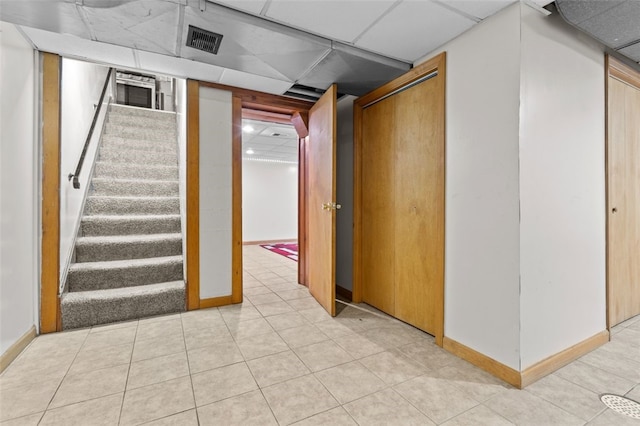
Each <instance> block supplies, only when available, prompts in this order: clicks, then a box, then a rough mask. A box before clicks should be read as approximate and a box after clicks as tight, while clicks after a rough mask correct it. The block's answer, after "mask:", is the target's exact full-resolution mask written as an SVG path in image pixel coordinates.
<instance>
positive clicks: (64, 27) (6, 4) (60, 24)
mask: <svg viewBox="0 0 640 426" xmlns="http://www.w3.org/2000/svg"><path fill="white" fill-rule="evenodd" d="M0 19H2V20H3V21H6V22H11V23H13V24H16V25H25V26H28V27H32V28H39V29H42V30H47V31H51V32H54V33H66V34H72V35H75V36H78V37H84V38H90V33H89V30H88V28H87V27H86V25H85V24H84V22H83V21H82V17H81V16H80V13H79V12H78V8H77V7H76V4H75V2H52V1H48V2H43V1H25V0H18V1H6V0H3V1H2V2H1V4H0Z"/></svg>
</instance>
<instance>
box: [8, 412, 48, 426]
mask: <svg viewBox="0 0 640 426" xmlns="http://www.w3.org/2000/svg"><path fill="white" fill-rule="evenodd" d="M43 414H44V412H42V413H36V414H30V415H28V416H24V417H18V418H17V419H11V420H7V421H4V422H0V426H38V423H39V422H40V419H42V415H43Z"/></svg>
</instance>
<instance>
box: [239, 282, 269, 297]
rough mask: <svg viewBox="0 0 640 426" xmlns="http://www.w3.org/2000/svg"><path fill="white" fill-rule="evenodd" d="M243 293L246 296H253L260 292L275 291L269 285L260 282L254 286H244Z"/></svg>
mask: <svg viewBox="0 0 640 426" xmlns="http://www.w3.org/2000/svg"><path fill="white" fill-rule="evenodd" d="M243 284H244V283H243ZM242 293H243V294H244V295H245V296H248V297H251V296H257V295H259V294H269V293H273V292H272V291H271V289H270V288H269V287H267V286H264V285H262V284H260V283H258V285H256V286H253V287H248V288H247V287H244V286H243V289H242Z"/></svg>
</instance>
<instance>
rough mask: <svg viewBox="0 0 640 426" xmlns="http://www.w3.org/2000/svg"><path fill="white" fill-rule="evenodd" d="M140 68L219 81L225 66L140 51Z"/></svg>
mask: <svg viewBox="0 0 640 426" xmlns="http://www.w3.org/2000/svg"><path fill="white" fill-rule="evenodd" d="M138 60H139V63H140V68H142V69H144V70H147V71H153V72H157V73H162V74H166V75H171V76H174V77H180V78H192V79H194V80H201V81H210V82H214V83H215V82H218V81H219V80H220V77H221V76H222V73H223V71H224V68H220V67H217V66H215V65H209V64H204V63H202V62H196V61H190V60H188V59H182V58H175V57H171V56H165V55H160V54H157V53H150V52H142V51H140V52H138Z"/></svg>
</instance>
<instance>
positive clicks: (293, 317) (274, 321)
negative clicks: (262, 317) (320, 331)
mask: <svg viewBox="0 0 640 426" xmlns="http://www.w3.org/2000/svg"><path fill="white" fill-rule="evenodd" d="M266 320H267V321H269V324H270V325H271V327H273V329H274V330H276V331H280V330H285V329H287V328H293V327H300V326H302V325H306V324H309V321H307V320H306V319H305V318H304V317H303V316H302V315H300V314H299V313H297V312H289V313H286V314H280V315H272V316H270V317H267V318H266Z"/></svg>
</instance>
